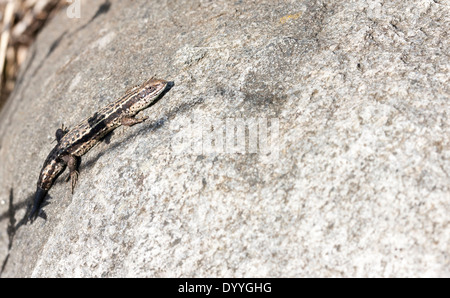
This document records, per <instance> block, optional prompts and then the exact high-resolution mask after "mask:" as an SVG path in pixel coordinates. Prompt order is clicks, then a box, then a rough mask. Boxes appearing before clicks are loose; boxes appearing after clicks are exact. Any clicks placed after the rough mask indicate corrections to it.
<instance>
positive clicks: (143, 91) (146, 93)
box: [29, 78, 174, 220]
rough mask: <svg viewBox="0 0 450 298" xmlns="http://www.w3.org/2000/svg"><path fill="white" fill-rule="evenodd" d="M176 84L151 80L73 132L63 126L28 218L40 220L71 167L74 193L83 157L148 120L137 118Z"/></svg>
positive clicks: (129, 91)
mask: <svg viewBox="0 0 450 298" xmlns="http://www.w3.org/2000/svg"><path fill="white" fill-rule="evenodd" d="M173 85H174V83H173V82H168V81H164V80H157V79H153V78H152V79H149V80H147V81H146V82H144V83H143V84H141V85H139V86H135V87H133V88H131V89H129V90H128V91H127V92H126V93H125V95H124V96H122V97H121V98H119V99H118V100H116V101H114V102H112V103H110V104H109V105H107V106H105V107H104V108H102V109H100V110H99V111H97V112H96V113H95V114H94V115H93V116H91V117H89V118H87V119H85V120H83V121H81V122H80V123H79V124H78V125H76V126H75V127H74V128H72V129H71V130H68V129H66V128H64V126H63V127H62V128H60V129H58V130H57V131H56V134H55V135H56V140H57V142H58V144H57V145H56V146H55V147H54V148H53V150H52V151H51V152H50V154H49V155H48V156H47V159H46V160H45V162H44V165H43V166H42V169H41V172H40V175H39V179H38V182H37V190H36V193H35V195H34V205H33V208H32V210H31V212H30V215H29V219H30V220H33V219H35V218H36V217H37V215H38V213H39V210H40V208H41V204H42V202H43V200H44V198H45V196H46V195H47V193H48V191H49V189H50V188H51V187H52V185H53V182H54V181H55V180H56V178H58V176H59V175H60V174H61V173H62V172H63V171H64V170H65V168H66V167H68V168H69V171H70V173H69V176H68V177H67V181H68V180H69V178H70V179H71V185H72V193H73V189H74V187H75V185H76V183H77V180H78V166H79V164H80V161H81V160H80V157H81V156H82V155H84V154H86V152H88V151H89V150H90V149H91V148H92V147H94V146H95V145H96V144H98V143H99V142H100V141H101V139H102V138H103V137H105V136H106V135H107V134H108V133H109V132H111V131H112V130H114V129H116V128H117V127H119V126H120V125H125V126H132V125H134V124H137V123H141V122H143V121H145V120H146V119H147V118H148V117H143V118H135V117H134V116H135V115H136V114H137V113H139V112H140V111H141V110H143V109H145V108H147V107H149V106H150V105H151V104H152V103H153V102H155V100H157V99H158V98H160V97H161V96H162V95H163V94H164V93H166V92H167V91H169V89H170V88H172V86H173Z"/></svg>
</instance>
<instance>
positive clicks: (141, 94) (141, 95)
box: [139, 90, 147, 98]
mask: <svg viewBox="0 0 450 298" xmlns="http://www.w3.org/2000/svg"><path fill="white" fill-rule="evenodd" d="M146 95H147V93H145V90H142V91H141V92H140V93H139V97H140V98H144V97H145V96H146Z"/></svg>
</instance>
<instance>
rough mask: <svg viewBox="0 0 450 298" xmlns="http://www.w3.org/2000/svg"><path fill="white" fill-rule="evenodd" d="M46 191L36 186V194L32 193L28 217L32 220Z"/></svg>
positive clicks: (36, 214) (35, 216)
mask: <svg viewBox="0 0 450 298" xmlns="http://www.w3.org/2000/svg"><path fill="white" fill-rule="evenodd" d="M46 195H47V191H46V190H45V189H42V188H40V187H39V186H38V188H37V189H36V194H35V195H34V202H33V209H31V212H30V215H29V216H28V219H29V220H31V221H33V220H35V219H36V218H37V216H38V214H39V210H40V209H41V204H42V202H43V201H44V198H45V196H46Z"/></svg>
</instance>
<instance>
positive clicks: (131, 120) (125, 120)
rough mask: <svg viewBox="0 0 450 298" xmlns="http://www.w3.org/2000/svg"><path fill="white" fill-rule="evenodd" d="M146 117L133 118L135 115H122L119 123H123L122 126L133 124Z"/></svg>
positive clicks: (142, 120)
mask: <svg viewBox="0 0 450 298" xmlns="http://www.w3.org/2000/svg"><path fill="white" fill-rule="evenodd" d="M147 119H148V117H147V116H145V117H142V118H135V117H131V116H123V117H122V118H120V124H122V125H124V126H133V125H135V124H138V123H141V122H144V121H145V120H147Z"/></svg>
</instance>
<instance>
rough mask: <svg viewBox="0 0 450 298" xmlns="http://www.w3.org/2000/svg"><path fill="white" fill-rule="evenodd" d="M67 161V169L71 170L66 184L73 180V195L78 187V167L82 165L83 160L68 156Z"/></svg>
mask: <svg viewBox="0 0 450 298" xmlns="http://www.w3.org/2000/svg"><path fill="white" fill-rule="evenodd" d="M65 159H66V160H67V167H68V168H69V176H67V178H66V182H67V181H69V179H70V180H71V186H72V194H73V190H74V189H75V186H76V185H77V181H78V176H79V174H80V173H79V172H78V167H79V165H80V162H81V158H80V157H79V156H75V155H67V157H66V158H65Z"/></svg>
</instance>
